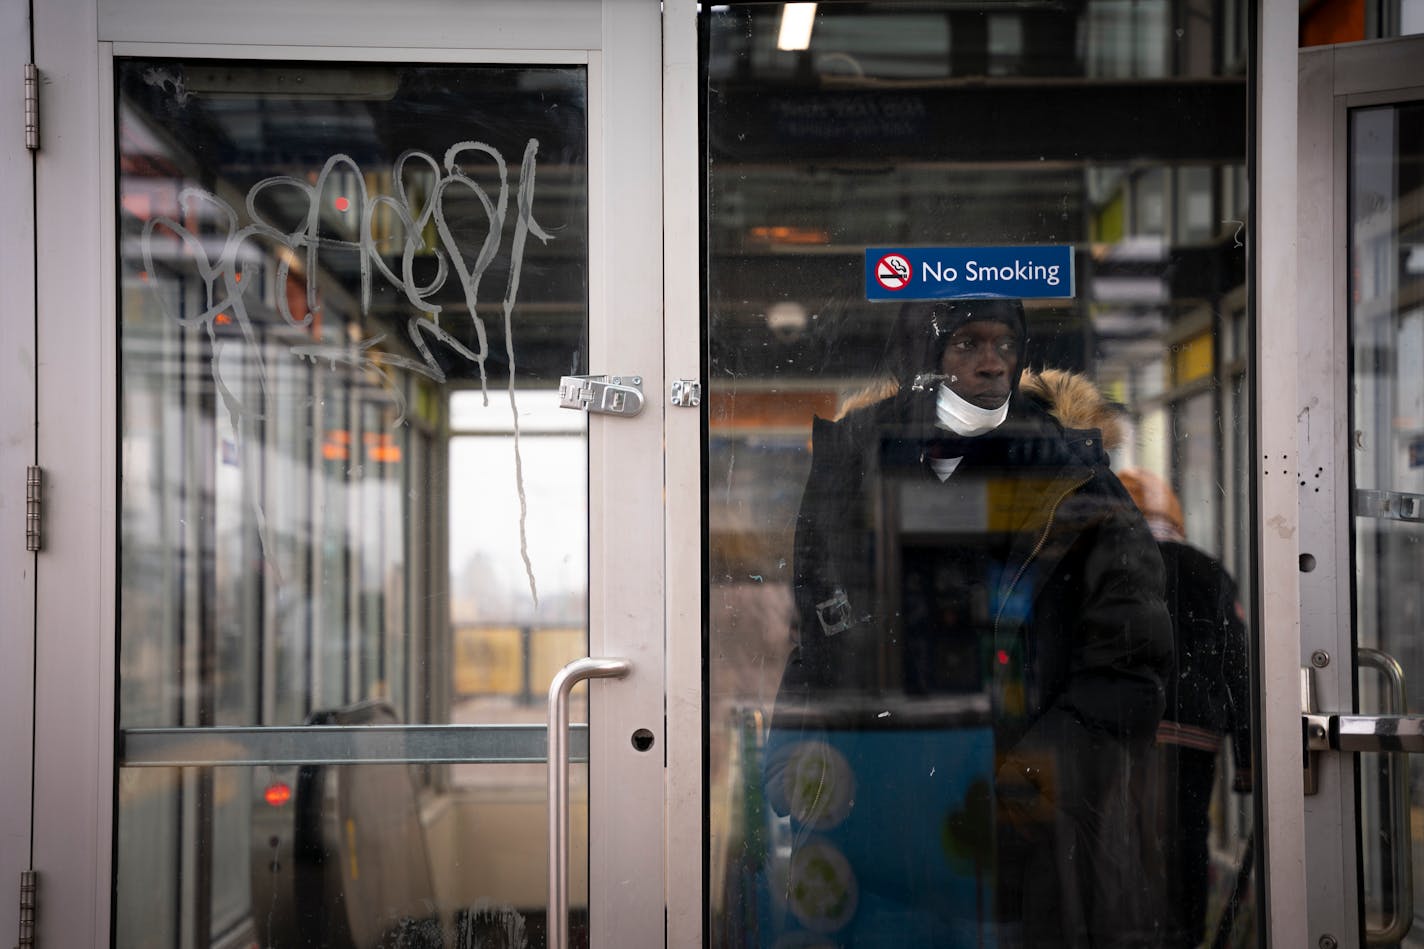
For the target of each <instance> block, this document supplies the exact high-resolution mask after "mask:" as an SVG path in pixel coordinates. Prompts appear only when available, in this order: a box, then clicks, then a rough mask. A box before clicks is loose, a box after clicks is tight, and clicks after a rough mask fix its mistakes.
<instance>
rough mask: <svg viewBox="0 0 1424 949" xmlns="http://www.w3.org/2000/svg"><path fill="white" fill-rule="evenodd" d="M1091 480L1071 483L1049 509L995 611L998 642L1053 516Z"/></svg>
mask: <svg viewBox="0 0 1424 949" xmlns="http://www.w3.org/2000/svg"><path fill="white" fill-rule="evenodd" d="M1091 480H1093V476H1092V475H1088V476H1086V477H1084V478H1083V479H1081V480H1079V481H1076V482H1074V483H1073V484H1070V485H1069V486H1068V487H1067V488H1066V489H1065V490H1064V491H1063V493H1062V494H1060V495H1059V496H1058V499H1057V500H1056V501H1054V502H1053V506H1052V507H1050V508H1049V509H1048V520H1047V521H1045V522H1044V524H1043V533H1042V534H1040V535H1039V538H1038V543H1036V544H1034V545H1033V550H1032V551H1030V552H1029V555H1028V557H1027V559H1025V560H1024V562H1023V564H1022V565H1021V566H1020V567H1019V571H1018V573H1016V574H1014V579H1013V580H1012V581H1011V582H1010V583H1009V586H1008V589H1006V590H1004V595H1003V597H1002V598H1001V599H1000V600H999V609H998V611H997V612H995V613H994V640H995V641H996V642H997V641H998V638H999V620H1001V619H1003V617H1004V610H1005V608H1007V607H1008V605H1009V597H1011V596H1013V594H1014V587H1016V586H1018V585H1019V581H1020V580H1022V579H1023V575H1024V574H1025V573H1027V572H1028V568H1029V567H1030V566H1031V565H1032V564H1033V561H1034V559H1035V558H1037V557H1038V555H1039V553H1040V552H1042V550H1043V545H1044V544H1046V543H1048V534H1049V531H1051V530H1053V518H1054V517H1055V516H1056V515H1057V514H1058V508H1059V507H1060V506H1061V505H1062V504H1063V502H1064V501H1066V500H1067V499H1068V495H1070V494H1072V493H1073V492H1074V491H1077V490H1078V489H1079V488H1081V487H1082V486H1083V485H1085V484H1087V483H1088V482H1089V481H1091ZM996 648H997V647H996Z"/></svg>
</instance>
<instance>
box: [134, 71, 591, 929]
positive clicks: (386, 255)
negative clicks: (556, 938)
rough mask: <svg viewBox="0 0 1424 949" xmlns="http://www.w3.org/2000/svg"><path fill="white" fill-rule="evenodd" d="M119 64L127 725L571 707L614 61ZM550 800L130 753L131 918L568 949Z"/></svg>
mask: <svg viewBox="0 0 1424 949" xmlns="http://www.w3.org/2000/svg"><path fill="white" fill-rule="evenodd" d="M116 69H117V72H116V89H117V95H118V106H117V115H118V127H117V136H118V143H119V172H120V178H119V204H120V211H121V213H120V217H119V227H120V235H119V239H120V261H119V264H120V278H121V297H120V320H121V323H120V339H121V345H122V358H123V365H122V372H123V376H122V390H123V404H122V445H121V450H122V476H123V481H122V488H121V491H122V494H121V504H122V507H121V544H122V548H121V571H120V573H121V605H120V616H121V627H120V642H119V667H120V680H119V702H118V716H119V727H120V728H121V729H122V730H125V731H126V730H130V729H136V728H155V727H157V728H191V727H200V726H220V725H227V726H245V727H267V726H303V725H315V724H337V725H347V726H351V727H361V726H364V725H368V724H389V725H401V724H412V723H429V724H446V723H460V724H475V725H488V724H510V723H529V722H539V721H542V704H541V701H540V698H539V697H540V696H541V695H542V693H543V691H544V689H545V688H546V687H547V682H548V679H549V678H550V677H551V676H552V674H553V670H556V669H557V668H559V667H560V666H562V665H563V664H564V663H565V662H567V661H569V660H570V659H572V658H575V657H577V656H581V655H585V654H586V648H585V642H586V625H587V620H586V598H587V579H586V578H587V557H586V553H585V551H586V548H587V528H586V522H587V518H586V516H585V515H584V510H585V495H586V487H585V485H586V475H585V470H586V463H587V458H586V449H585V443H584V431H585V429H584V423H583V420H582V418H581V417H580V416H579V415H578V414H577V413H572V412H559V411H558V410H557V409H556V408H554V405H555V401H554V396H553V393H554V392H555V390H556V389H557V386H558V380H559V377H560V376H561V375H562V374H564V373H577V372H582V371H584V369H583V363H584V349H585V343H586V339H587V336H588V317H587V312H588V307H587V286H588V273H587V269H588V265H587V258H588V246H587V228H588V222H587V213H588V212H587V207H588V198H587V172H586V164H587V161H586V149H587V132H586V128H585V116H586V77H585V74H584V70H583V69H582V68H581V67H578V68H566V67H535V68H524V67H463V66H461V67H455V66H419V67H416V66H384V65H360V66H357V65H307V64H283V63H266V64H259V65H251V64H245V63H235V62H213V61H190V62H180V61H172V60H120V61H119V63H118V65H117V67H116ZM583 713H584V706H583V705H576V707H575V709H574V710H573V716H574V718H575V719H578V718H580V717H583ZM273 795H275V797H273ZM543 799H544V786H543V770H542V768H541V767H539V766H535V765H527V764H497V765H474V764H455V765H442V766H434V765H406V764H379V765H378V764H367V765H349V766H344V765H336V764H333V765H325V766H307V767H286V766H282V767H277V766H272V767H267V766H255V767H254V766H247V765H243V766H227V767H197V766H194V767H185V768H180V769H162V768H144V767H123V768H121V769H120V774H119V795H118V800H119V808H120V809H119V817H118V826H119V839H118V850H117V858H116V860H117V870H116V880H117V883H116V886H117V899H116V907H117V923H116V929H117V944H118V945H120V946H139V945H142V946H164V947H167V946H172V947H177V946H200V945H201V946H208V945H213V946H230V945H231V946H236V945H244V946H245V945H249V944H253V943H258V944H261V945H264V946H269V945H270V946H296V945H318V944H320V945H349V946H352V947H353V949H367V947H375V946H377V945H390V944H393V941H394V943H398V944H401V945H419V946H437V945H438V946H447V945H448V946H473V945H483V944H490V943H488V942H487V941H485V942H481V940H482V939H487V933H486V930H488V931H494V930H498V931H500V932H501V933H505V934H506V935H510V934H514V935H517V937H518V938H517V939H516V940H515V941H514V942H512V943H510V944H511V945H516V944H517V945H524V944H526V942H527V944H530V945H537V944H539V943H540V942H541V940H542V936H541V935H540V934H541V933H542V931H543V903H544V892H543V884H542V876H541V873H542V871H541V869H540V867H541V866H542V862H541V860H540V859H537V858H535V857H532V856H528V855H530V854H542V853H543V851H544V836H545V824H544V817H543V812H544V807H543ZM574 826H575V835H576V836H581V835H582V834H583V830H582V827H581V825H580V824H579V823H578V821H575V822H574ZM474 853H480V854H481V855H482V856H481V859H480V860H479V861H478V866H474V865H473V862H472V860H471V856H470V855H471V854H474ZM573 865H574V866H575V867H580V866H581V864H580V862H579V861H578V860H577V859H575V860H574V861H573ZM303 867H306V868H307V869H311V868H316V872H315V873H304V872H302V868H303ZM580 892H583V891H581V890H577V889H576V890H575V893H580ZM477 918H478V920H477ZM480 920H482V921H480ZM481 927H483V928H481ZM312 933H317V934H320V935H319V937H318V936H313V935H311V934H312ZM481 933H486V934H485V935H481ZM304 934H305V935H304ZM511 938H513V935H511Z"/></svg>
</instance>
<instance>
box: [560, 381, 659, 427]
mask: <svg viewBox="0 0 1424 949" xmlns="http://www.w3.org/2000/svg"><path fill="white" fill-rule="evenodd" d="M559 408H561V409H584V410H585V411H587V412H590V413H592V414H594V415H622V416H627V417H631V416H634V415H637V414H638V413H639V412H641V411H643V377H642V376H606V375H605V376H564V377H563V378H562V379H560V380H559Z"/></svg>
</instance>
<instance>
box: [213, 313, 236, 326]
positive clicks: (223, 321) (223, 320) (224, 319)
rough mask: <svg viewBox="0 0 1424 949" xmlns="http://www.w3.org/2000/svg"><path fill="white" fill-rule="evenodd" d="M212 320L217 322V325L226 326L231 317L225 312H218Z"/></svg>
mask: <svg viewBox="0 0 1424 949" xmlns="http://www.w3.org/2000/svg"><path fill="white" fill-rule="evenodd" d="M213 322H215V323H217V324H218V325H219V326H226V325H227V324H229V323H231V322H232V317H230V316H228V315H227V314H226V313H219V314H218V315H217V317H216V318H215V319H214V320H213Z"/></svg>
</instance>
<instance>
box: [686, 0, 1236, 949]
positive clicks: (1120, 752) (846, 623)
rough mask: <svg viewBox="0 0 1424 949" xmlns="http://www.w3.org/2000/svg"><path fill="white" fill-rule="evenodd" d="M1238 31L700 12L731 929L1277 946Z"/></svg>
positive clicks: (1077, 13) (970, 14)
mask: <svg viewBox="0 0 1424 949" xmlns="http://www.w3.org/2000/svg"><path fill="white" fill-rule="evenodd" d="M788 9H789V7H788ZM1241 9H1242V7H1241V5H1230V4H1228V5H1226V6H1225V7H1223V6H1222V5H1217V6H1216V7H1211V6H1210V5H1205V6H1203V5H1197V6H1194V7H1193V8H1192V9H1191V10H1190V11H1188V10H1187V9H1186V8H1185V7H1181V6H1180V5H1172V4H1167V3H1141V2H1134V3H1126V2H1117V0H1089V2H1088V3H1086V4H1081V5H1077V6H1073V7H1063V6H1056V5H1021V6H1019V7H1014V8H1010V7H1009V6H1006V5H1000V6H997V7H995V8H994V9H993V10H992V12H989V11H986V10H985V9H981V8H975V7H972V6H965V5H964V4H959V3H951V2H946V3H943V4H933V3H919V4H915V5H914V6H913V9H912V10H908V9H907V10H898V9H894V8H890V7H886V6H872V5H850V4H820V5H819V6H817V7H816V14H815V17H814V20H813V21H812V29H811V34H810V38H809V40H807V41H806V44H805V49H803V50H797V49H790V48H784V49H783V48H779V47H778V37H779V35H780V26H781V21H782V17H783V5H781V4H770V3H767V4H732V5H726V6H712V7H710V8H705V7H704V10H705V12H704V14H703V19H702V27H703V31H704V39H705V49H706V59H705V65H706V81H707V103H708V111H707V120H706V123H707V124H706V130H705V131H706V134H705V136H704V140H705V142H706V149H707V152H706V160H707V164H708V178H707V194H706V201H707V212H706V213H707V243H708V251H709V256H708V264H707V267H708V270H707V285H706V287H707V313H708V317H707V319H708V327H707V347H708V354H709V357H708V358H709V371H708V376H707V378H708V386H707V393H706V395H707V406H708V430H707V437H708V441H707V446H706V451H707V459H708V462H707V463H708V489H707V490H708V518H709V548H708V590H707V597H708V604H709V609H708V617H709V621H708V622H709V631H708V636H709V639H708V644H707V669H708V693H707V694H708V716H709V718H708V721H709V726H708V729H709V735H708V747H709V759H710V760H709V781H710V784H709V791H708V811H709V813H708V822H707V823H708V835H709V837H708V859H709V867H708V878H709V896H708V908H709V915H710V920H709V927H710V934H711V944H712V945H719V946H760V947H789V946H809V945H817V946H820V945H835V946H862V945H916V946H931V945H933V946H954V947H958V946H973V945H981V946H994V945H1003V946H1017V945H1041V946H1058V945H1097V944H1113V945H1116V944H1134V945H1152V946H1197V945H1201V944H1218V945H1252V944H1254V942H1255V939H1256V917H1255V887H1254V882H1253V881H1252V879H1251V874H1250V872H1249V871H1250V866H1251V853H1252V849H1251V847H1250V840H1251V837H1252V833H1253V828H1252V820H1251V818H1252V813H1253V809H1252V798H1251V774H1250V762H1251V757H1252V745H1251V736H1250V730H1249V722H1250V716H1251V696H1250V692H1251V678H1250V665H1249V659H1248V656H1249V652H1250V649H1249V638H1248V637H1249V632H1248V630H1247V629H1246V626H1245V622H1244V620H1243V617H1245V616H1248V615H1250V610H1249V606H1250V603H1249V601H1248V600H1247V599H1246V598H1245V596H1244V595H1243V594H1242V593H1241V590H1240V588H1239V587H1238V585H1237V583H1236V582H1235V579H1234V578H1235V577H1238V576H1241V577H1244V575H1245V574H1246V573H1247V572H1248V566H1249V561H1248V559H1247V558H1248V557H1249V549H1250V545H1249V543H1247V541H1248V540H1249V534H1248V533H1247V530H1248V528H1247V527H1246V526H1245V525H1247V524H1248V523H1249V517H1248V512H1249V510H1250V493H1249V477H1248V470H1249V467H1248V466H1249V464H1250V460H1249V454H1250V453H1249V451H1248V450H1247V445H1248V439H1247V425H1248V420H1249V418H1250V406H1249V405H1248V404H1247V401H1246V400H1247V397H1248V395H1249V393H1250V390H1251V380H1250V378H1249V375H1248V374H1249V371H1250V367H1251V364H1252V359H1253V356H1252V354H1251V352H1250V347H1249V344H1248V343H1247V341H1248V340H1249V339H1250V338H1251V335H1250V333H1249V332H1248V331H1247V327H1248V324H1247V315H1246V313H1245V310H1244V307H1245V304H1244V302H1243V301H1244V300H1246V299H1247V298H1248V294H1247V287H1246V272H1247V271H1246V260H1245V240H1244V238H1243V230H1244V227H1245V215H1246V213H1247V210H1246V208H1245V204H1246V196H1247V195H1248V194H1249V189H1248V188H1247V186H1246V181H1247V179H1246V171H1245V166H1246V154H1247V151H1246V140H1245V136H1244V133H1243V131H1242V130H1243V129H1244V128H1246V105H1247V101H1248V95H1249V88H1248V85H1247V83H1246V80H1245V75H1246V73H1245V66H1246V63H1245V58H1244V52H1243V49H1242V45H1241V44H1242V43H1243V42H1244V33H1243V32H1242V30H1241V22H1242V21H1241V19H1240V18H1241V15H1242V14H1241V12H1240V11H1241ZM1001 77H1002V78H1001ZM1142 79H1151V80H1152V82H1141V81H1140V80H1142ZM1045 245H1048V246H1051V247H1060V248H1063V251H1062V252H1063V253H1064V254H1065V255H1069V256H1071V260H1072V262H1073V268H1074V272H1075V285H1074V288H1073V291H1072V292H1071V294H1070V295H1069V296H1067V297H1066V298H1065V297H1062V296H1059V297H1057V298H1050V297H1047V296H1041V297H1030V298H1026V299H1025V298H1023V297H1024V296H1025V294H1023V293H1022V292H1015V293H1012V294H1006V296H1007V297H1008V298H1007V299H1006V298H1002V297H1001V298H997V299H987V298H980V299H968V298H966V297H961V298H959V299H954V300H951V299H942V300H929V299H925V300H922V301H921V302H916V303H905V302H902V299H901V298H900V297H897V296H895V293H896V292H897V291H896V289H895V287H896V286H899V287H906V288H909V289H908V291H907V292H906V293H904V294H903V296H904V297H909V298H917V297H928V296H933V293H931V292H928V291H926V290H924V289H923V288H925V287H928V281H929V278H927V277H925V276H923V274H914V275H912V276H911V277H909V278H896V277H894V275H893V274H890V279H889V282H888V283H886V282H878V281H877V283H878V285H877V286H867V283H868V280H869V279H870V278H872V277H873V276H874V275H875V274H876V273H878V270H877V269H876V268H875V267H874V266H873V264H874V262H875V261H874V260H872V259H871V257H869V256H868V255H867V250H868V249H869V248H879V249H882V250H879V251H877V253H882V252H883V251H885V250H889V249H900V250H902V251H903V253H904V254H905V255H909V256H913V255H915V254H926V255H928V254H930V253H931V249H934V248H943V249H946V253H947V254H949V253H959V252H962V253H964V254H966V255H967V254H969V251H968V250H967V249H973V248H984V249H994V248H999V249H1006V250H1007V251H1009V252H1018V253H1019V254H1020V257H1021V258H1022V257H1023V256H1024V255H1027V254H1030V253H1036V252H1037V249H1039V248H1042V247H1044V246H1045ZM1011 256H1012V253H1011ZM908 259H909V257H908V256H907V260H908ZM983 259H984V257H982V256H980V257H979V260H980V261H981V262H982V261H983ZM1025 259H1026V258H1025ZM911 270H912V273H913V266H912V267H911ZM939 279H940V283H941V284H943V283H944V282H945V281H944V280H943V279H942V278H939ZM966 285H967V284H966ZM940 289H942V290H943V291H944V293H945V296H946V297H949V296H953V295H954V293H955V292H956V291H955V290H954V289H945V288H943V287H941V288H940ZM969 289H970V290H973V289H975V288H972V287H971V288H969ZM876 296H879V297H888V298H889V299H888V301H886V302H880V301H879V300H877V299H873V298H874V297H876ZM966 296H967V297H972V296H973V294H972V293H968V292H967V291H966ZM979 296H980V297H986V296H987V295H986V294H982V293H981V294H979ZM1021 371H1022V372H1023V375H1022V376H1021V375H1020V373H1021ZM1030 371H1031V373H1032V376H1033V378H1030ZM1035 380H1036V381H1035ZM1044 380H1048V381H1046V382H1045V381H1044ZM1006 398H1007V402H1005V399H1006ZM1005 405H1007V409H1003V407H1004V406H1005ZM1000 410H1003V414H1000ZM1105 449H1106V450H1105ZM1129 492H1131V493H1129Z"/></svg>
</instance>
